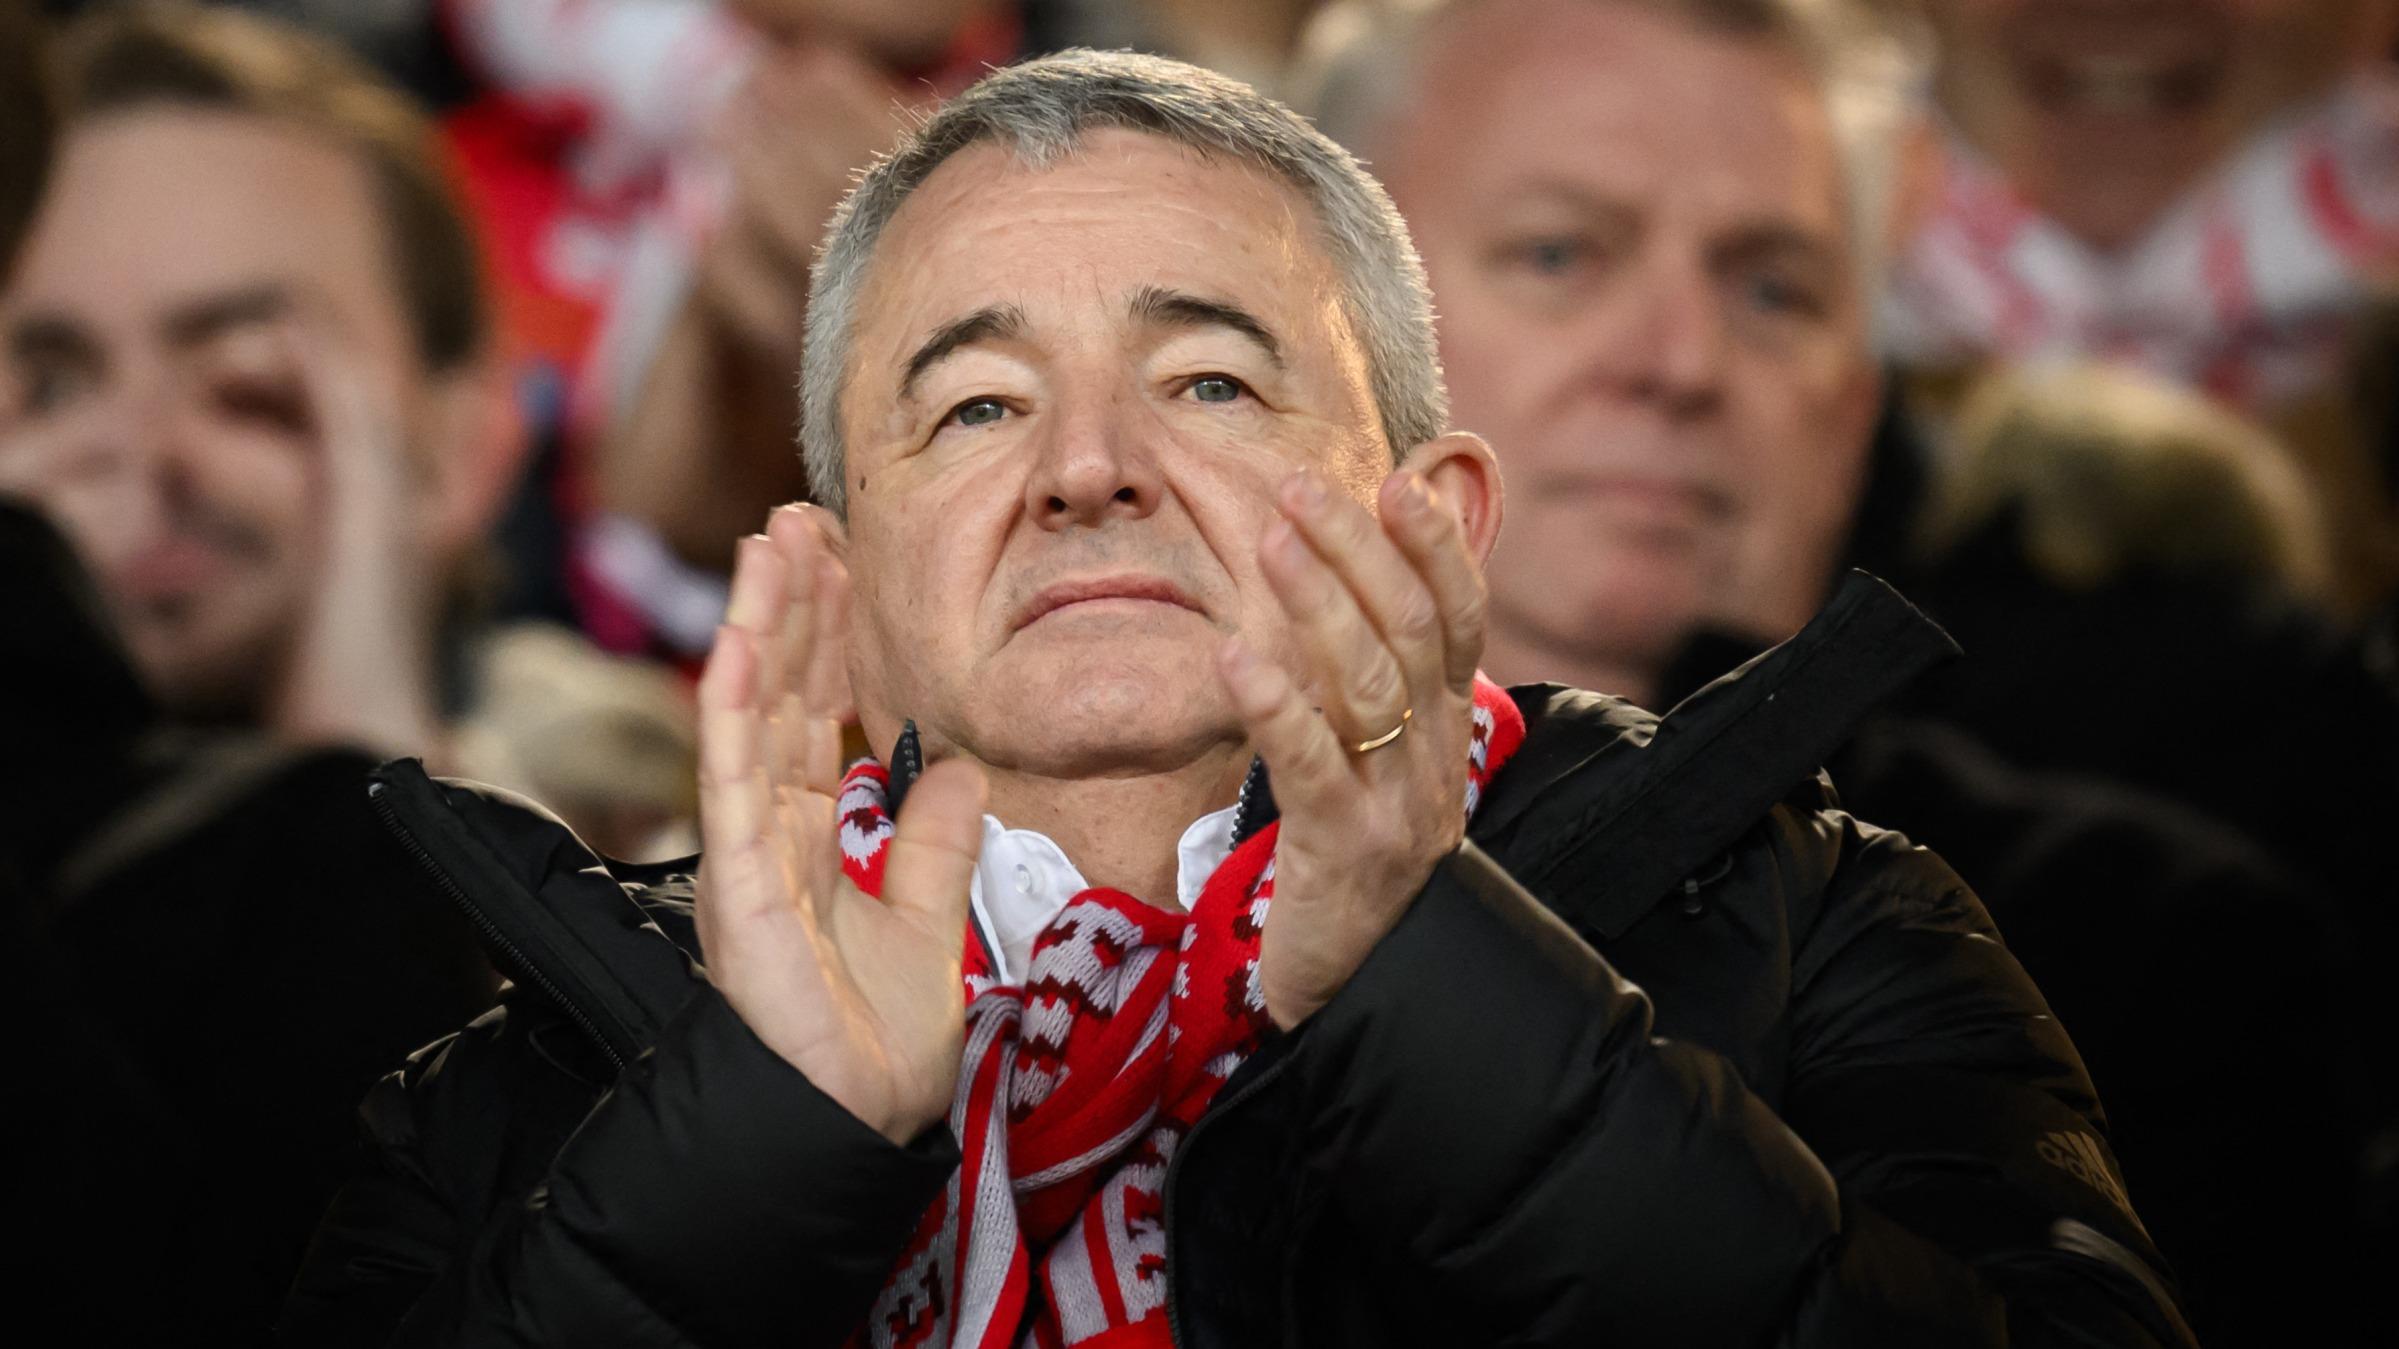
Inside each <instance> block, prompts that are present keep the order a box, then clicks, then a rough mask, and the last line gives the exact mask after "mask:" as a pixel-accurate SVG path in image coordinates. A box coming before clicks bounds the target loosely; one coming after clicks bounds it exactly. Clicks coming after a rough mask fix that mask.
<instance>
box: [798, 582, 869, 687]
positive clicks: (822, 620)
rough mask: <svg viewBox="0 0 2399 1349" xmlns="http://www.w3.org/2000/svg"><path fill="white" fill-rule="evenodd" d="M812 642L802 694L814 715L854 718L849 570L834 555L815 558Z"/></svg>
mask: <svg viewBox="0 0 2399 1349" xmlns="http://www.w3.org/2000/svg"><path fill="white" fill-rule="evenodd" d="M816 566H817V579H816V619H815V630H816V640H815V644H814V645H813V646H811V647H810V648H809V651H808V669H807V672H806V674H805V675H804V676H803V679H804V688H805V696H806V697H807V699H808V705H809V707H811V708H813V709H814V710H815V711H816V713H817V715H819V716H822V717H828V718H830V719H831V720H832V721H833V722H835V723H836V724H837V725H843V726H846V725H848V724H849V723H851V722H854V721H856V720H857V719H858V700H857V697H856V696H855V694H853V693H852V691H851V689H850V666H849V633H850V573H849V569H848V568H846V567H844V566H842V565H841V562H840V560H839V559H838V558H834V557H832V556H830V555H827V556H825V557H821V558H819V559H817V564H816Z"/></svg>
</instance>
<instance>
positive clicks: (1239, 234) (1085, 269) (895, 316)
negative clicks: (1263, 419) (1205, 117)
mask: <svg viewBox="0 0 2399 1349" xmlns="http://www.w3.org/2000/svg"><path fill="white" fill-rule="evenodd" d="M1332 284H1333V268H1332V265H1331V262H1330V259H1329V258H1328V257H1327V256H1326V255H1325V253H1324V249H1323V246H1322V244H1321V243H1320V242H1319V239H1318V236H1317V233H1316V230H1315V227H1314V222H1313V219H1312V216H1311V214H1310V212H1309V208H1308V206H1307V204H1306V203H1305V201H1304V200H1303V199H1302V198H1301V197H1300V196H1299V194H1298V193H1297V192H1296V191H1295V190H1293V189H1292V188H1291V187H1289V186H1288V185H1287V184H1285V183H1283V182H1282V181H1281V180H1280V179H1278V178H1276V177H1274V176H1273V175H1271V174H1269V173H1267V172H1266V171H1264V170H1262V169H1257V168H1253V167H1251V166H1249V165H1246V164H1242V163H1238V162H1236V161H1233V160H1230V159H1228V158H1225V157H1222V156H1211V155H1202V154H1200V153H1198V152H1197V151H1193V150H1190V149H1187V148H1186V147H1184V146H1181V145H1179V144H1176V143H1174V142H1172V141H1168V140H1166V139H1164V138H1163V137H1159V136H1153V135H1148V134H1145V133H1140V132H1131V131H1114V130H1107V131H1097V132H1093V133H1090V134H1089V135H1087V136H1085V137H1084V138H1083V139H1082V140H1081V141H1080V142H1078V144H1077V146H1076V148H1075V150H1074V151H1072V152H1070V153H1069V154H1067V155H1064V156H1061V157H1060V158H1058V159H1056V160H1054V161H1052V162H1050V163H1048V164H1041V165H1035V164H1028V163H1026V162H1025V161H1024V160H1022V159H1021V158H1019V157H1018V156H1017V155H1016V154H1015V153H1014V152H1013V151H1011V150H1010V149H1008V148H1007V147H1005V146H1001V145H997V144H988V143H987V144H981V145H976V146H973V147H971V148H969V149H967V150H964V151H961V152H960V153H959V154H957V155H955V156H952V157H951V158H950V159H949V160H948V161H947V162H945V163H944V164H943V165H942V166H941V167H940V168H939V169H937V170H935V171H934V173H933V175H932V176H931V177H929V178H928V179H927V180H926V182H925V183H924V185H923V186H921V187H919V188H918V189H917V190H916V192H915V193H913V194H912V195H911V196H910V197H909V199H908V201H907V202H906V203H905V204H904V205H903V206H902V207H901V208H900V210H899V211H898V212H897V213H896V214H895V215H894V217H893V219H892V223H891V226H890V227H889V228H888V229H887V230H886V231H885V233H884V235H883V237H882V238H881V239H880V240H878V242H877V245H876V252H875V263H874V265H873V267H872V270H871V272H870V275H869V278H868V283H867V285H866V286H865V288H864V289H863V291H862V296H861V299H862V304H861V307H860V315H861V331H862V335H863V334H864V333H865V332H867V331H870V330H871V331H874V332H875V336H874V337H873V338H872V339H871V340H870V341H869V342H868V343H866V344H865V345H870V346H876V347H883V346H896V345H898V344H901V343H911V342H914V341H917V340H921V339H922V338H923V337H924V336H925V335H926V334H927V333H928V332H929V331H930V330H931V329H933V328H934V327H936V326H938V325H942V324H947V323H951V322H954V321H956V320H957V319H959V318H961V317H963V316H966V315H968V314H972V313H975V312H978V311H984V310H992V311H999V310H1006V311H1008V312H1010V313H1011V314H1012V315H1013V316H1014V317H1016V318H1017V319H1019V320H1021V325H1020V326H1021V327H1023V328H1024V329H1026V330H1027V331H1035V330H1038V329H1040V328H1042V327H1043V326H1044V325H1045V324H1050V323H1055V322H1056V321H1058V320H1059V319H1061V318H1062V317H1066V316H1070V315H1071V316H1075V317H1082V316H1086V315H1089V314H1091V313H1092V312H1093V311H1095V310H1105V311H1107V312H1108V313H1109V314H1111V315H1114V316H1116V318H1117V320H1118V321H1121V322H1127V323H1130V322H1137V321H1139V320H1140V319H1141V318H1142V316H1143V313H1144V307H1143V305H1142V304H1141V303H1140V300H1141V297H1142V296H1143V295H1144V294H1147V293H1151V292H1158V291H1167V292H1175V293H1182V294H1192V295H1202V296H1208V297H1211V298H1217V299H1222V300H1225V301H1227V302H1230V303H1234V304H1238V305H1240V306H1241V307H1243V308H1245V309H1249V310H1253V311H1263V310H1269V309H1271V310H1276V311H1282V312H1289V311H1291V310H1293V309H1296V308H1301V307H1309V306H1313V305H1315V304H1316V303H1318V302H1319V301H1320V300H1321V299H1322V298H1323V296H1324V295H1325V294H1326V293H1328V291H1329V290H1330V289H1331V287H1332Z"/></svg>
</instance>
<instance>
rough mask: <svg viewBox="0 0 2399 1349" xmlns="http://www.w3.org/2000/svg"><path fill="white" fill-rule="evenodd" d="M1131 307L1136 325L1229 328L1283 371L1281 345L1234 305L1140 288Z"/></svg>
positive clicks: (1264, 327)
mask: <svg viewBox="0 0 2399 1349" xmlns="http://www.w3.org/2000/svg"><path fill="white" fill-rule="evenodd" d="M1131 308H1132V311H1133V318H1134V320H1135V321H1136V322H1139V323H1143V324H1146V325H1148V326H1150V327H1153V328H1229V329H1231V330H1232V331H1234V332H1237V333H1239V334H1241V335H1242V336H1243V337H1246V338H1248V339H1249V340H1250V341H1252V342H1255V343H1257V344H1258V348H1259V350H1261V351H1264V352H1265V353H1266V359H1267V360H1268V361H1269V362H1271V363H1272V364H1273V365H1274V367H1275V369H1277V370H1280V369H1282V368H1283V344H1282V343H1280V342H1278V341H1276V340H1275V336H1274V333H1273V332H1272V331H1271V330H1269V329H1268V328H1267V326H1266V325H1265V324H1264V323H1262V322H1260V321H1259V320H1258V317H1257V316H1256V315H1254V314H1252V313H1250V312H1249V311H1248V310H1246V309H1243V308H1242V307H1241V306H1239V305H1237V304H1231V303H1228V302H1226V301H1223V300H1208V299H1202V298H1201V297H1199V296H1197V295H1187V294H1185V293H1183V292H1182V291H1179V290H1167V289H1165V288H1163V287H1160V286H1143V287H1142V288H1141V289H1140V290H1137V291H1135V292H1133V303H1132V306H1131Z"/></svg>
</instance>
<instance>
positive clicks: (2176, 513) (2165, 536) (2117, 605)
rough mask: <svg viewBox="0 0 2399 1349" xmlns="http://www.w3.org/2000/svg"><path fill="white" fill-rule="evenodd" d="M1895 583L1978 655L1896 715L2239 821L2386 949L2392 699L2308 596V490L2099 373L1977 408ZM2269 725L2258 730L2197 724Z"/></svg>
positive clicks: (2283, 467) (2395, 743) (2258, 456)
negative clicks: (1917, 716) (1917, 545)
mask: <svg viewBox="0 0 2399 1349" xmlns="http://www.w3.org/2000/svg"><path fill="white" fill-rule="evenodd" d="M1955 439H1956V444H1955V446H1954V448H1953V449H1952V450H1950V451H1949V457H1950V458H1951V460H1952V464H1951V466H1950V469H1949V471H1948V472H1947V473H1946V474H1945V475H1944V476H1943V478H1942V479H1941V481H1940V483H1939V485H1937V486H1936V487H1935V488H1934V489H1933V492H1932V497H1931V502H1930V504H1929V505H1928V506H1927V507H1926V512H1925V515H1924V517H1923V518H1922V519H1921V520H1920V521H1919V528H1920V530H1921V532H1922V536H1923V539H1924V542H1925V544H1926V546H1928V547H1929V549H1930V551H1929V553H1928V554H1927V555H1926V556H1924V557H1922V558H1920V559H1919V560H1918V561H1917V562H1916V563H1915V564H1914V567H1913V574H1912V576H1911V577H1910V591H1911V593H1912V594H1914V595H1915V597H1916V598H1917V599H1918V601H1919V602H1921V603H1923V604H1924V605H1925V606H1926V607H1927V608H1929V609H1931V610H1932V611H1933V613H1934V614H1935V615H1936V616H1938V617H1939V618H1940V619H1941V620H1942V621H1943V622H1944V623H1945V624H1946V625H1947V626H1948V627H1949V629H1950V631H1951V632H1952V633H1953V634H1954V635H1955V636H1956V637H1957V638H1958V640H1959V641H1960V642H1961V643H1963V644H1964V645H1965V647H1966V649H1967V650H1968V651H1969V652H1972V653H1974V654H1975V658H1974V659H1972V660H1968V661H1962V662H1959V663H1957V664H1956V665H1953V666H1951V667H1950V668H1948V669H1945V670H1941V671H1937V672H1935V673H1934V674H1933V675H1931V676H1929V677H1928V678H1927V679H1926V680H1925V681H1924V682H1923V683H1922V684H1920V685H1919V686H1918V687H1917V688H1916V689H1915V690H1914V691H1913V692H1912V693H1911V695H1910V697H1909V702H1910V705H1911V706H1914V707H1916V708H1918V709H1920V710H1923V711H1927V712H1930V713H1934V714H1937V715H1940V716H1943V717H1946V718H1950V719H1952V720H1955V721H1957V722H1960V723H1962V724H1964V725H1966V726H1969V727H1971V728H1973V730H1974V731H1975V733H1976V734H1977V735H1978V736H1980V737H1981V738H1982V739H1984V740H1985V741H1986V742H1987V743H1989V744H1990V745H1991V746H1992V747H1993V748H1995V749H1997V750H1998V751H1999V752H2000V753H2002V754H2004V755H2006V756H2007V757H2008V758H2010V759H2012V760H2014V761H2016V762H2018V763H2024V764H2034V765H2041V766H2047V767H2057V768H2068V769H2074V770H2077V771H2083V772H2091V773H2097V774H2101V775H2104V776H2107V777H2110V778H2114V779H2116V780H2118V781H2124V782H2132V783H2137V784H2140V785H2143V786H2145V787H2147V788H2150V789H2152V790H2155V791H2159V792H2163V793H2166V794H2169V795H2172V796H2175V797H2177V798H2179V799H2181V800H2184V801H2187V802H2190V803H2191V804H2193V805H2196V806H2198V807H2200V808H2201V809H2203V810H2205V811H2207V812H2208V813H2210V814H2212V815H2216V816H2218V817H2220V818H2223V819H2226V820H2230V821H2232V822H2234V823H2236V824H2238V825H2240V826H2241V827H2242V828H2243V829H2244V830H2246V831H2247V832H2249V833H2250V834H2252V835H2253V836H2254V837H2256V838H2258V839H2259V840H2260V841H2262V842H2264V843H2266V844H2267V845H2268V846H2270V847H2271V848H2272V849H2273V850H2274V851H2275V852H2276V853H2277V854H2278V855H2280V856H2282V857H2284V858H2286V859H2288V860H2289V862H2290V863H2291V864H2292V865H2293V866H2294V867H2296V868H2298V869H2300V870H2302V871H2304V872H2306V873H2307V874H2309V875H2312V876H2314V877H2316V878H2318V880H2319V881H2320V882H2321V883H2322V884H2323V885H2325V886H2327V887H2329V888H2331V889H2333V890H2334V891H2336V892H2338V893H2342V894H2345V895H2347V896H2349V897H2350V898H2351V899H2352V901H2353V903H2352V912H2353V915H2354V917H2355V919H2356V920H2357V922H2358V923H2359V924H2360V925H2361V928H2362V930H2363V931H2364V932H2365V933H2366V934H2368V935H2372V936H2388V937H2390V938H2393V939H2399V906H2394V905H2393V904H2392V902H2391V899H2392V895H2393V893H2394V892H2393V888H2392V884H2391V868H2390V862H2389V857H2388V853H2387V850H2386V849H2385V848H2384V847H2383V846H2382V843H2381V839H2382V836H2383V833H2384V829H2385V823H2384V822H2386V821H2388V820H2389V819H2391V818H2393V816H2394V814H2395V813H2399V693H2395V692H2394V690H2393V688H2392V687H2391V686H2390V685H2388V684H2386V683H2384V682H2383V681H2381V680H2379V679H2378V678H2376V677H2375V675H2374V674H2373V673H2371V671H2370V670H2369V669H2368V667H2367V666H2366V664H2365V662H2364V661H2363V660H2362V659H2361V655H2360V652H2359V649H2358V643H2357V642H2356V641H2355V640H2354V639H2352V638H2349V637H2346V636H2344V635H2343V634H2342V633H2341V632H2339V631H2338V630H2336V629H2335V628H2334V627H2333V626H2332V625H2331V624H2329V623H2327V622H2326V620H2325V619H2324V617H2323V616H2322V615H2321V613H2319V612H2318V611H2317V609H2316V608H2315V607H2313V606H2311V605H2310V604H2308V603H2307V602H2306V601H2307V599H2308V597H2309V596H2310V594H2311V593H2312V592H2314V591H2315V590H2316V589H2317V588H2318V587H2319V586H2320V578H2321V577H2322V576H2323V575H2324V573H2325V567H2324V548H2323V545H2324V535H2323V531H2322V529H2321V527H2320V525H2319V524H2318V523H2317V521H2318V520H2319V519H2320V515H2319V512H2320V510H2321V509H2322V505H2321V501H2320V499H2319V498H2316V497H2313V496H2311V495H2309V494H2307V493H2305V492H2303V491H2301V490H2299V489H2298V488H2297V486H2296V484H2295V481H2294V480H2295V478H2296V476H2297V474H2296V472H2295V470H2294V469H2293V467H2292V465H2291V462H2290V459H2289V457H2288V455H2287V453H2285V452H2284V451H2282V450H2281V448H2280V447H2279V446H2278V445H2276V444H2275V443H2274V442H2273V441H2272V440H2271V439H2270V438H2268V437H2266V436H2264V435H2263V434H2262V433H2260V432H2259V431H2257V430H2256V429H2255V428H2253V427H2251V426H2249V425H2247V424H2245V423H2243V422H2242V421H2240V420H2239V419H2237V418H2234V417H2231V416H2229V415H2226V414H2224V413H2222V412H2220V411H2218V410H2216V409H2213V408H2210V407H2207V406H2205V405H2202V404H2198V403H2197V402H2196V398H2195V396H2194V395H2190V394H2188V393H2184V392H2181V391H2177V390H2173V389H2171V388H2168V387H2163V386H2159V385H2156V384H2149V383H2139V382H2134V381H2132V380H2130V379H2129V378H2126V377H2108V376H2101V375H2093V374H2078V375H2062V376H2049V377H2031V378H2023V377H2018V378H2008V379H2002V380H2000V381H1998V382H1997V383H1996V384H1995V385H1993V386H1992V387H1990V388H1988V389H1986V390H1985V391H1983V392H1982V393H1979V394H1977V395H1974V396H1971V397H1969V399H1968V400H1967V402H1966V405H1965V411H1964V413H1963V414H1962V416H1961V418H1960V422H1959V430H1958V434H1957V436H1956V437H1955ZM2252 715H2255V716H2264V717H2270V718H2271V721H2272V727H2273V729H2272V733H2271V734H2221V735H2210V734H2204V733H2201V731H2202V728H2209V727H2221V726H2224V725H2226V723H2227V720H2228V719H2229V718H2245V717H2248V716H2252Z"/></svg>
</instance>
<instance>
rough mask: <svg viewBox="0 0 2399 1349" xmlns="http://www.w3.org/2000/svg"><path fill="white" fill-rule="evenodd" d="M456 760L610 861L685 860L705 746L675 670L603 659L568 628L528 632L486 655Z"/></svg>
mask: <svg viewBox="0 0 2399 1349" xmlns="http://www.w3.org/2000/svg"><path fill="white" fill-rule="evenodd" d="M479 654H480V656H481V660H480V675H481V683H480V687H479V688H478V690H477V694H478V696H477V698H476V700H475V708H474V711H473V712H472V713H471V714H470V715H469V716H468V717H467V718H466V720H465V721H464V722H463V723H462V724H461V725H460V726H459V728H458V739H459V749H458V758H459V760H460V761H461V762H462V763H464V764H466V765H468V766H469V768H470V771H471V772H472V773H473V775H474V776H476V777H478V778H482V779H485V780H487V781H491V782H500V783H508V784H512V785H514V786H516V787H517V788H518V789H520V790H522V791H524V792H525V793H526V794H527V795H530V796H532V797H533V798H534V799H535V800H537V801H540V802H541V803H542V804H543V805H545V806H547V807H548V808H550V809H551V810H554V811H556V812H557V813H558V814H559V815H560V816H561V817H563V818H564V819H566V820H568V821H569V822H571V823H572V824H573V825H574V826H575V830H576V832H577V833H578V834H580V835H581V836H582V838H583V841H584V842H585V843H588V844H590V845H591V847H592V849H593V850H594V851H596V852H598V853H600V854H601V855H602V856H604V857H613V858H622V859H625V860H628V861H648V860H655V859H658V858H670V857H685V856H689V855H690V854H692V853H696V852H698V851H699V850H700V842H699V836H698V834H697V833H696V831H695V830H694V828H693V825H694V823H695V822H696V821H697V819H698V818H699V801H698V799H697V792H696V790H695V785H694V781H693V776H692V775H693V772H694V765H695V764H696V762H697V759H696V756H697V754H698V744H697V741H696V740H695V738H694V728H693V725H692V709H691V699H690V695H689V693H688V691H687V690H686V689H685V688H684V686H683V683H682V681H681V680H680V679H679V678H677V677H676V676H675V675H674V674H673V672H671V671H668V670H665V669H662V668H660V667H658V666H656V665H653V664H650V663H649V662H646V661H637V660H632V659H628V658H626V657H622V656H608V655H604V654H602V653H600V652H598V651H596V650H594V649H593V648H592V645H591V643H589V642H587V641H585V640H583V639H582V638H581V637H580V636H578V635H576V634H575V633H572V632H569V631H567V630H566V629H563V628H553V627H548V626H545V625H542V624H535V623H520V624H516V625H514V626H512V627H510V628H508V629H507V630H505V631H503V632H501V633H499V634H497V635H495V636H494V637H492V638H491V640H490V641H488V642H486V643H485V644H484V645H483V648H482V650H481V652H480V653H479Z"/></svg>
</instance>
